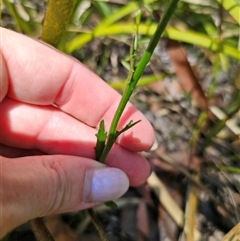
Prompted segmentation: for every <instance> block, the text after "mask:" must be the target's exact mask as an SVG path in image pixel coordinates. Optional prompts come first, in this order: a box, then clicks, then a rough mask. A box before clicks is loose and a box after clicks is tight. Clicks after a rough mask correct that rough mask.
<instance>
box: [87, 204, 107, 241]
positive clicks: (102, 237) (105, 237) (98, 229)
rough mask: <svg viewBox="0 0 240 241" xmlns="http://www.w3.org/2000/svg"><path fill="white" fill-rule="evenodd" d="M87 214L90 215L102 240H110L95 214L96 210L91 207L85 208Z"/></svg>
mask: <svg viewBox="0 0 240 241" xmlns="http://www.w3.org/2000/svg"><path fill="white" fill-rule="evenodd" d="M87 211H88V214H89V215H90V217H91V219H92V222H93V224H94V226H95V228H96V230H97V231H98V234H99V236H100V238H101V240H102V241H110V240H109V238H108V236H107V235H106V233H105V232H104V229H103V227H102V224H101V222H100V220H99V218H98V216H97V214H96V212H95V211H94V210H93V208H90V209H88V210H87Z"/></svg>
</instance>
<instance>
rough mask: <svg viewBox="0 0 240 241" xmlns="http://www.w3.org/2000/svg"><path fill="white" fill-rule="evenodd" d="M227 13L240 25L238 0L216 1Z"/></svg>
mask: <svg viewBox="0 0 240 241" xmlns="http://www.w3.org/2000/svg"><path fill="white" fill-rule="evenodd" d="M216 1H217V2H218V3H219V4H221V5H222V6H223V8H224V9H225V10H226V11H227V12H229V14H230V15H231V16H232V17H233V19H234V20H235V21H236V22H237V23H238V25H240V2H239V0H216Z"/></svg>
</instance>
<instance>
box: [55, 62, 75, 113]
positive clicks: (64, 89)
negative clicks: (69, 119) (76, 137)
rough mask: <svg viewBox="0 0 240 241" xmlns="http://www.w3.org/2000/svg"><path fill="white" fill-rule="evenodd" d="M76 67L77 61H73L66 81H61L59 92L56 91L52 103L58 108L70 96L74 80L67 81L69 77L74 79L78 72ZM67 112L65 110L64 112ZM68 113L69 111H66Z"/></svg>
mask: <svg viewBox="0 0 240 241" xmlns="http://www.w3.org/2000/svg"><path fill="white" fill-rule="evenodd" d="M77 67H78V65H77V63H76V62H75V61H74V65H73V67H72V69H71V72H70V74H69V77H68V78H67V81H65V83H63V85H62V86H61V88H60V90H59V92H58V93H57V95H56V97H55V100H54V103H56V105H57V106H58V108H61V106H62V105H64V104H67V103H68V102H69V101H70V100H71V97H72V93H73V90H74V88H75V86H76V81H69V80H71V79H73V80H74V79H75V78H76V75H77V74H78V72H77V70H76V68H77ZM66 113H67V112H66ZM67 114H69V113H67Z"/></svg>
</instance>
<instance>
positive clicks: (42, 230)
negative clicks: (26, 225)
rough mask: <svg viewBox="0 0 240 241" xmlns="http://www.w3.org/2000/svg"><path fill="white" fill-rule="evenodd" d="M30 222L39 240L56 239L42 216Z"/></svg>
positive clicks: (52, 240)
mask: <svg viewBox="0 0 240 241" xmlns="http://www.w3.org/2000/svg"><path fill="white" fill-rule="evenodd" d="M29 222H30V225H31V228H32V230H33V233H34V235H35V237H36V239H37V241H54V238H53V237H52V235H51V233H50V232H49V230H48V229H47V227H46V225H45V223H44V222H43V220H42V218H35V219H33V220H30V221H29Z"/></svg>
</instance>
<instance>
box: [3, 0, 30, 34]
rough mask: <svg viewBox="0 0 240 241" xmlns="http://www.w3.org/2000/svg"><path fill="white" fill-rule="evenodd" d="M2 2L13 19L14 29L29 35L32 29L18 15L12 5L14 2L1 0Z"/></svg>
mask: <svg viewBox="0 0 240 241" xmlns="http://www.w3.org/2000/svg"><path fill="white" fill-rule="evenodd" d="M3 3H4V4H5V7H6V9H7V10H8V12H9V14H10V15H11V16H12V18H13V19H14V22H15V24H16V25H15V29H16V31H17V32H20V33H26V34H28V35H31V34H32V29H31V27H30V25H29V23H28V22H26V21H25V20H23V19H22V18H21V17H20V15H19V13H18V11H17V9H16V8H15V6H14V3H11V2H10V1H9V0H3Z"/></svg>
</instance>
